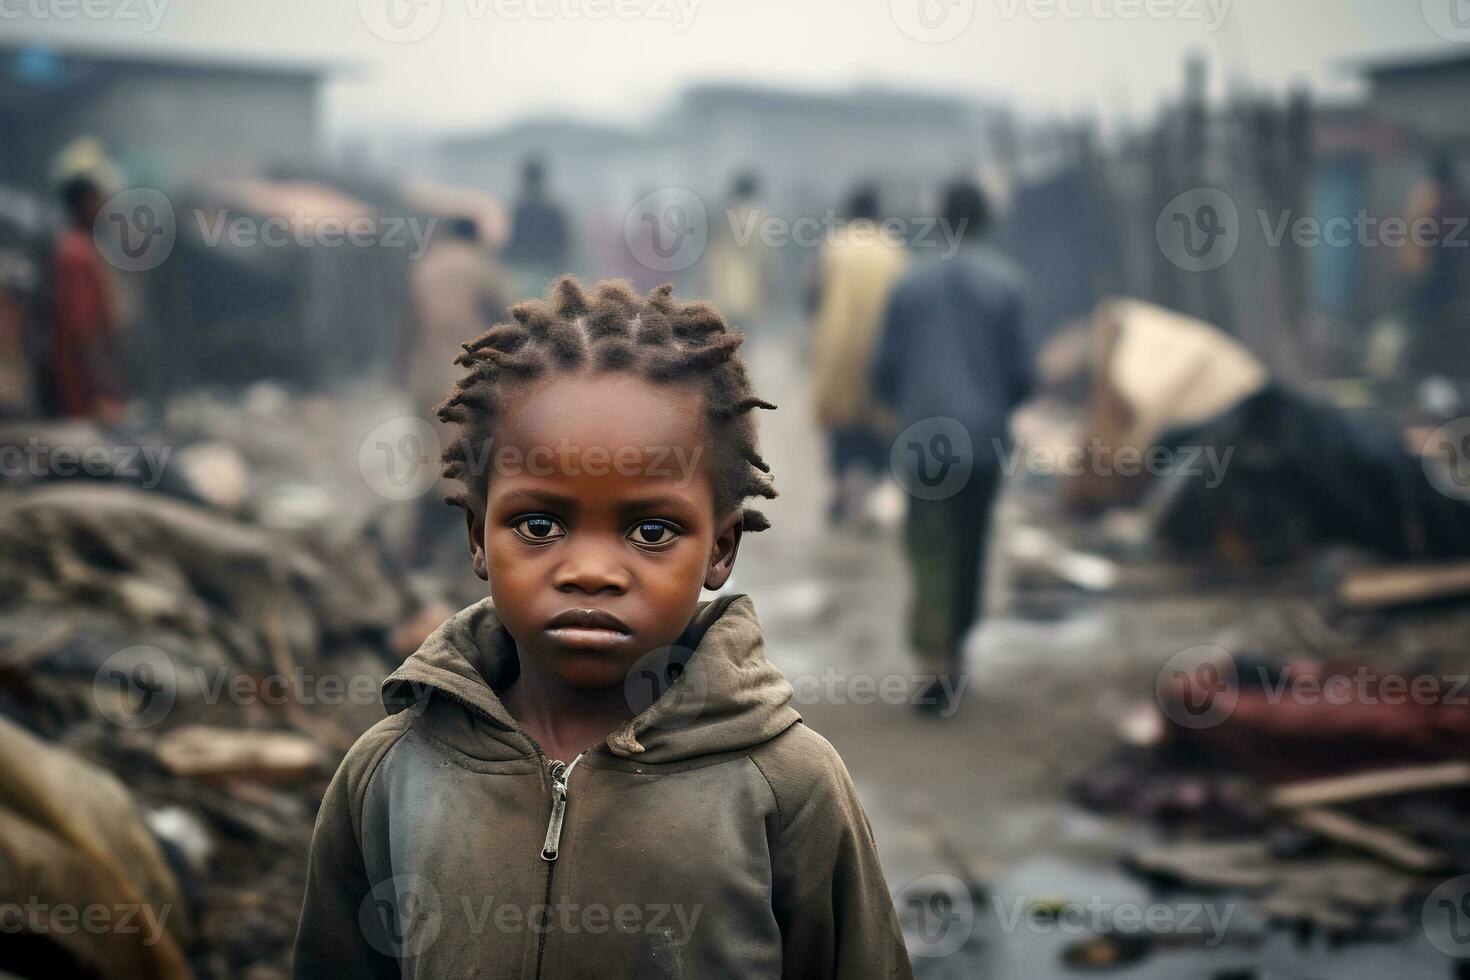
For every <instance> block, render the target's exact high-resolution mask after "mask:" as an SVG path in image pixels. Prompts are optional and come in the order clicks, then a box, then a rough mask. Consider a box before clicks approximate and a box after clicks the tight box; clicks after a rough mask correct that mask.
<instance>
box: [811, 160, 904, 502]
mask: <svg viewBox="0 0 1470 980" xmlns="http://www.w3.org/2000/svg"><path fill="white" fill-rule="evenodd" d="M846 211H847V221H846V223H845V224H844V225H843V227H842V230H841V233H840V234H839V235H838V236H837V237H836V238H835V239H833V240H832V241H829V242H828V243H827V244H826V245H825V246H824V247H823V249H822V252H821V253H820V254H819V255H818V257H817V264H816V270H815V276H814V278H813V282H812V296H811V306H812V309H813V314H814V315H813V330H812V393H813V408H814V410H815V412H816V418H817V423H818V424H819V425H820V426H821V427H822V428H823V429H824V430H825V431H826V433H827V445H828V468H829V472H830V473H831V476H832V482H833V493H832V500H831V503H830V504H829V505H828V511H827V518H828V521H829V522H830V523H831V524H833V525H834V526H836V525H844V524H848V523H851V522H852V521H855V520H859V519H861V518H862V516H863V513H864V510H865V508H866V503H867V499H868V494H869V492H870V491H871V490H872V488H873V485H874V483H875V482H876V479H877V477H878V475H879V474H881V473H883V472H884V469H885V468H886V466H887V465H888V445H887V443H886V442H885V441H884V439H883V435H882V433H883V430H884V428H885V423H884V418H883V412H882V410H881V409H880V408H879V406H878V405H877V404H875V402H874V400H873V397H872V386H871V384H870V383H869V375H870V373H871V370H872V362H873V351H874V347H875V345H876V343H877V340H878V329H879V327H880V326H881V324H882V320H883V309H884V307H885V305H886V304H887V303H888V297H889V294H890V293H891V292H892V290H893V286H894V284H895V283H896V282H898V279H899V277H900V276H901V275H902V274H903V272H904V269H905V268H906V267H907V265H908V254H907V252H906V251H905V249H904V245H903V242H901V241H899V240H897V239H896V237H894V236H888V235H885V234H883V233H882V231H881V229H880V228H879V225H878V222H879V207H878V190H877V188H875V187H872V186H867V185H865V186H863V187H860V188H858V189H857V190H856V191H854V192H853V194H852V196H851V198H850V199H849V200H848V203H847V209H846Z"/></svg>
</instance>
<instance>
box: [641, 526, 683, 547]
mask: <svg viewBox="0 0 1470 980" xmlns="http://www.w3.org/2000/svg"><path fill="white" fill-rule="evenodd" d="M678 536H679V529H678V528H676V527H674V525H672V524H669V523H668V522H666V521H639V522H638V523H637V524H634V525H633V527H632V529H631V530H630V531H629V532H628V537H629V538H630V539H631V540H632V541H633V543H634V544H641V545H645V546H647V547H655V546H658V545H666V544H672V543H673V540H674V539H675V538H676V537H678Z"/></svg>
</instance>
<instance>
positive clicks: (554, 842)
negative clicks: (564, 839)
mask: <svg viewBox="0 0 1470 980" xmlns="http://www.w3.org/2000/svg"><path fill="white" fill-rule="evenodd" d="M584 755H586V753H585V752H578V753H577V757H576V758H575V759H573V760H572V764H571V765H567V764H566V763H565V762H562V761H561V760H556V761H554V762H552V763H551V820H550V822H549V823H547V825H546V842H545V843H544V844H542V845H541V860H543V861H555V860H556V856H557V855H558V854H559V853H561V828H562V823H563V822H564V821H565V820H566V815H567V781H568V780H569V779H571V778H572V770H573V769H575V768H577V763H579V762H581V761H582V756H584Z"/></svg>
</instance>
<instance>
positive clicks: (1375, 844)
mask: <svg viewBox="0 0 1470 980" xmlns="http://www.w3.org/2000/svg"><path fill="white" fill-rule="evenodd" d="M1292 822H1293V823H1295V824H1296V825H1297V826H1298V827H1301V828H1303V829H1304V830H1310V831H1311V832H1313V833H1315V834H1319V835H1321V836H1322V837H1326V838H1327V839H1328V840H1331V841H1335V842H1336V843H1338V844H1342V845H1344V846H1347V847H1351V848H1353V849H1355V850H1359V851H1363V852H1365V853H1368V854H1372V855H1373V856H1374V857H1378V858H1382V859H1383V860H1385V861H1387V862H1388V863H1390V864H1392V865H1394V866H1396V867H1400V868H1403V869H1404V870H1406V871H1413V872H1416V873H1420V874H1423V873H1427V872H1430V871H1433V870H1434V869H1435V868H1438V867H1440V866H1441V865H1442V864H1444V855H1443V854H1440V853H1439V852H1438V851H1433V850H1430V849H1429V848H1427V847H1421V846H1420V845H1419V844H1416V843H1415V842H1414V841H1412V840H1410V839H1409V838H1408V837H1405V836H1404V835H1403V834H1400V833H1398V832H1396V831H1392V830H1387V829H1385V828H1383V827H1375V826H1374V825H1372V824H1370V823H1367V822H1366V821H1363V820H1359V819H1358V818H1356V817H1350V816H1348V815H1347V814H1345V813H1341V812H1339V811H1337V810H1328V809H1325V808H1310V809H1306V810H1299V811H1297V812H1295V813H1293V814H1292Z"/></svg>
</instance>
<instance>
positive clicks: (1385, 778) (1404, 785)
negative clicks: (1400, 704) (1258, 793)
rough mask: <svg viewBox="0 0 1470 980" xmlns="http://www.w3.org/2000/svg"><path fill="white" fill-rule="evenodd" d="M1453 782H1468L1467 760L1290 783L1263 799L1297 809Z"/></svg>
mask: <svg viewBox="0 0 1470 980" xmlns="http://www.w3.org/2000/svg"><path fill="white" fill-rule="evenodd" d="M1454 786H1470V762H1445V763H1441V764H1438V765H1433V766H1408V767H1405V768H1403V769H1385V770H1378V771H1375V772H1362V773H1358V774H1357V775H1354V776H1341V777H1336V778H1333V779H1314V780H1310V781H1308V782H1304V783H1291V784H1288V785H1286V786H1279V787H1277V788H1276V789H1274V790H1272V791H1271V793H1270V794H1269V795H1268V796H1267V798H1266V802H1267V803H1268V804H1270V805H1271V806H1273V807H1282V808H1287V809H1296V808H1300V807H1317V806H1328V805H1332V804H1337V803H1350V802H1352V801H1354V800H1367V799H1372V798H1374V797H1379V796H1397V795H1399V794H1401V793H1420V792H1424V791H1426V790H1434V789H1448V788H1451V787H1454Z"/></svg>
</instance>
